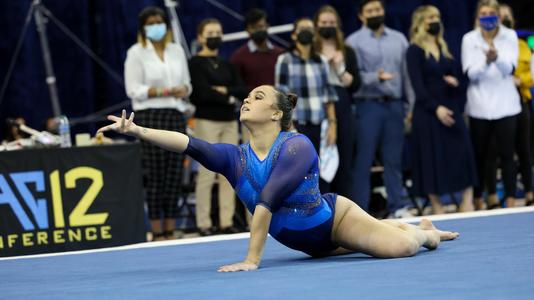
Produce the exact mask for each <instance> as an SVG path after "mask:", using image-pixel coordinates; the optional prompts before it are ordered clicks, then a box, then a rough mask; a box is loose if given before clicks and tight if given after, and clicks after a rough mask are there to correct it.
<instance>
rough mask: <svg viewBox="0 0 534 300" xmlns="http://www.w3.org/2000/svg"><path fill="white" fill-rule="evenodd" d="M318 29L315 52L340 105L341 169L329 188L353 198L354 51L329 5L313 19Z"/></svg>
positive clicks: (356, 84) (357, 77) (356, 83)
mask: <svg viewBox="0 0 534 300" xmlns="http://www.w3.org/2000/svg"><path fill="white" fill-rule="evenodd" d="M314 23H315V26H316V27H317V32H316V39H315V41H316V43H315V49H316V50H317V52H319V53H320V54H321V55H323V56H324V57H326V58H327V59H328V62H329V67H330V72H329V74H328V81H329V83H330V84H331V85H333V86H334V88H335V89H336V93H337V96H338V98H339V99H338V101H337V102H336V103H335V109H336V117H337V120H338V126H337V136H338V138H337V142H336V144H337V148H338V151H339V168H338V170H337V173H336V176H335V177H334V180H333V181H332V183H331V184H330V191H331V192H336V193H339V194H341V195H344V196H347V197H349V198H353V195H352V190H353V188H352V184H353V178H352V172H351V168H352V165H353V159H354V155H355V150H356V149H355V147H354V145H355V135H356V133H355V132H354V124H353V119H354V118H353V115H352V101H351V99H352V98H351V94H352V93H355V92H356V91H357V90H358V88H359V87H360V75H359V73H358V63H357V60H356V54H355V53H354V50H353V49H352V48H351V47H349V46H347V45H345V41H344V38H343V32H342V31H341V19H340V18H339V15H338V13H337V11H336V10H335V9H334V8H333V7H332V6H330V5H325V6H323V7H321V8H320V9H319V10H318V11H317V13H316V14H315V17H314Z"/></svg>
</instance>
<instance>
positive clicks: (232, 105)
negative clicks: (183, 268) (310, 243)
mask: <svg viewBox="0 0 534 300" xmlns="http://www.w3.org/2000/svg"><path fill="white" fill-rule="evenodd" d="M222 34H223V32H222V26H221V23H220V22H219V21H218V20H217V19H205V20H203V21H202V22H201V23H200V25H199V26H198V30H197V35H198V36H197V40H198V42H199V43H200V45H201V47H202V49H201V50H200V52H199V53H198V54H197V55H196V56H194V57H193V58H191V60H190V61H189V69H190V70H191V82H192V84H193V94H191V101H192V102H193V104H195V105H196V108H197V109H196V112H195V136H196V137H197V138H200V139H203V140H205V141H208V142H210V143H226V144H233V145H237V143H238V139H239V137H238V124H237V123H238V122H237V109H236V106H237V105H239V103H240V99H245V98H246V96H247V94H248V89H247V87H246V86H245V85H244V83H243V81H242V80H241V78H240V77H239V74H238V73H237V72H236V70H235V69H234V67H233V66H232V65H231V64H230V62H228V61H226V60H225V59H223V58H221V57H219V56H218V54H219V47H220V46H221V44H222ZM216 178H217V179H218V183H219V185H218V186H219V215H220V218H219V220H220V231H221V232H223V233H236V232H238V229H236V228H235V227H234V226H233V217H234V212H235V195H234V190H233V188H232V186H231V185H230V183H229V182H228V180H227V179H226V178H224V177H223V176H220V175H219V176H218V175H217V174H216V173H213V172H211V171H209V170H208V169H206V168H205V167H203V166H200V168H199V171H198V177H197V183H196V188H195V195H196V201H197V202H196V220H197V227H198V230H199V233H200V235H201V236H207V235H211V234H213V233H214V230H212V222H211V218H210V212H211V190H212V187H213V184H214V183H215V179H216Z"/></svg>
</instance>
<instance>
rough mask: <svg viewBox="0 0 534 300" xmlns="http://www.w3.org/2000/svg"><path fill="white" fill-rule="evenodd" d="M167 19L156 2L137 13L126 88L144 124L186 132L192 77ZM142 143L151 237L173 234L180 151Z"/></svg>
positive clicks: (167, 237) (170, 235)
mask: <svg viewBox="0 0 534 300" xmlns="http://www.w3.org/2000/svg"><path fill="white" fill-rule="evenodd" d="M168 24H169V23H168V21H167V18H166V15H165V12H164V11H163V10H161V9H160V8H157V7H147V8H145V9H144V10H143V11H142V12H141V13H140V14H139V30H138V37H137V43H136V44H135V45H133V46H132V47H131V48H130V49H129V50H128V55H127V57H126V62H125V64H124V76H125V81H126V93H127V95H128V97H130V98H131V99H132V108H133V110H134V111H135V114H136V118H137V120H138V122H139V123H141V124H143V126H147V127H154V128H158V129H165V130H175V131H179V132H185V122H186V120H185V117H184V114H183V112H184V111H185V109H186V103H185V102H184V98H185V97H187V96H189V94H191V90H192V88H191V82H190V81H191V80H190V76H189V70H188V67H187V59H186V56H185V53H184V50H183V49H182V47H181V46H180V45H178V44H174V43H172V42H171V41H172V32H171V30H170V27H169V26H168ZM141 146H142V162H143V170H144V175H145V176H144V179H145V188H146V193H147V204H148V214H149V218H150V221H151V227H152V232H153V236H154V240H163V239H172V238H173V233H174V228H175V223H176V221H175V219H176V213H177V211H176V210H177V207H176V200H177V197H178V196H179V194H180V193H181V181H182V180H181V179H182V169H183V156H182V155H181V154H176V153H173V152H169V151H165V150H163V149H161V148H158V147H156V146H153V145H150V144H149V143H146V142H144V141H141ZM162 216H163V218H164V221H163V224H162V223H161V217H162Z"/></svg>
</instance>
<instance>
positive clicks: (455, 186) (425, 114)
mask: <svg viewBox="0 0 534 300" xmlns="http://www.w3.org/2000/svg"><path fill="white" fill-rule="evenodd" d="M410 42H411V45H410V47H409V48H408V51H407V53H406V56H407V65H408V74H409V75H410V82H411V84H412V87H413V90H414V92H415V95H416V100H415V107H414V111H413V119H412V142H413V146H412V153H411V154H412V160H411V161H412V176H413V190H414V194H415V195H417V196H421V197H426V196H428V198H429V199H430V201H431V203H432V209H433V211H434V213H435V214H442V213H444V210H443V206H442V204H441V201H440V198H439V196H440V195H443V194H449V193H453V192H457V191H460V190H463V193H462V203H461V205H460V207H459V211H462V212H464V211H473V210H474V208H473V188H472V187H473V185H474V184H475V183H476V166H475V161H474V157H473V149H472V146H471V140H470V138H469V134H468V131H467V127H466V125H465V122H464V119H463V116H462V111H463V107H462V106H463V105H462V102H461V97H460V91H461V89H460V86H459V85H460V82H459V75H458V74H459V72H458V64H459V63H458V62H457V61H456V60H455V59H454V58H453V57H452V55H451V53H450V52H449V48H448V46H447V43H446V42H445V40H444V39H443V24H442V23H441V19H440V12H439V10H438V9H437V8H436V7H435V6H432V5H424V6H421V7H419V8H418V9H417V10H415V12H414V13H413V16H412V26H411V29H410Z"/></svg>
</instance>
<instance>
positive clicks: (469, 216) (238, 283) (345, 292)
mask: <svg viewBox="0 0 534 300" xmlns="http://www.w3.org/2000/svg"><path fill="white" fill-rule="evenodd" d="M430 219H432V220H434V221H435V224H436V225H438V226H439V227H441V228H443V229H450V230H455V231H459V232H460V233H461V236H460V238H459V239H457V240H456V241H451V242H445V243H443V244H441V246H440V248H438V250H436V251H433V252H429V251H426V250H422V251H421V252H420V253H419V254H418V255H417V256H415V257H410V258H402V259H389V260H384V259H375V258H370V257H368V256H366V255H362V254H352V255H345V256H338V257H329V258H322V259H312V258H309V257H307V256H306V255H305V254H302V253H299V252H296V251H292V250H290V249H287V248H285V247H284V246H282V245H280V244H278V243H277V242H276V241H274V240H273V239H271V238H269V240H268V241H267V245H266V249H265V254H264V260H263V263H262V266H261V269H259V270H257V271H253V272H240V273H217V272H216V270H217V268H218V267H219V266H220V265H223V264H228V263H234V262H238V261H240V260H241V259H243V257H244V255H245V252H246V248H247V239H246V238H247V236H248V235H247V234H236V235H232V236H219V237H209V238H195V239H184V240H177V241H172V242H157V243H143V244H139V245H132V246H126V247H119V248H113V249H100V250H91V251H81V252H75V253H60V254H47V255H38V256H30V257H17V258H3V259H0V299H76V300H79V299H101V298H102V299H276V298H281V299H408V298H410V299H534V207H529V208H512V209H502V210H496V211H487V212H475V213H466V214H450V215H444V216H437V217H434V218H432V217H431V218H430ZM407 221H417V220H416V219H410V220H407ZM275 297H276V298H275Z"/></svg>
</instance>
